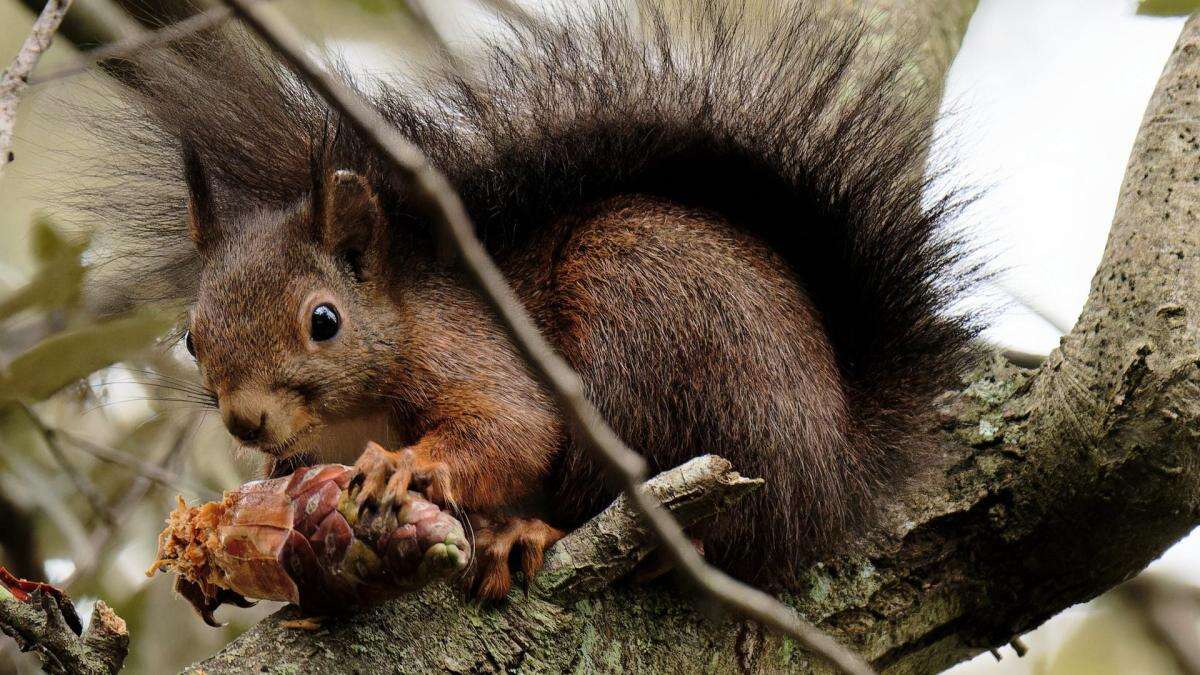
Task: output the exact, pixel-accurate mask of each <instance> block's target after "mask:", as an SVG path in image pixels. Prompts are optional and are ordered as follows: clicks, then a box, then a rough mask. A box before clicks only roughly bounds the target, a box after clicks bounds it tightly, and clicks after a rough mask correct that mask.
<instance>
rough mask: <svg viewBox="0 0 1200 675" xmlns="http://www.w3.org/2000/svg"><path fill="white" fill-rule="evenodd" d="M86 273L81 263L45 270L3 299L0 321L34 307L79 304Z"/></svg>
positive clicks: (44, 307)
mask: <svg viewBox="0 0 1200 675" xmlns="http://www.w3.org/2000/svg"><path fill="white" fill-rule="evenodd" d="M86 272H87V270H86V269H85V268H84V267H83V266H82V265H80V264H79V261H78V260H74V261H69V260H68V261H64V262H63V263H62V265H59V266H57V267H52V266H46V267H42V268H41V269H39V270H38V271H37V273H35V274H34V276H33V279H31V280H30V282H29V283H27V284H25V285H24V286H22V287H21V288H18V289H17V290H15V291H13V292H12V294H10V295H9V296H8V297H6V298H3V299H0V320H2V319H7V318H8V317H10V316H12V315H14V314H16V313H18V312H23V311H25V310H27V309H32V308H34V307H41V308H43V309H56V308H59V307H68V306H70V305H73V304H75V303H76V302H77V301H78V300H79V294H80V292H81V291H82V289H83V277H84V274H85V273H86Z"/></svg>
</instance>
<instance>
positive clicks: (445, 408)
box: [85, 0, 977, 599]
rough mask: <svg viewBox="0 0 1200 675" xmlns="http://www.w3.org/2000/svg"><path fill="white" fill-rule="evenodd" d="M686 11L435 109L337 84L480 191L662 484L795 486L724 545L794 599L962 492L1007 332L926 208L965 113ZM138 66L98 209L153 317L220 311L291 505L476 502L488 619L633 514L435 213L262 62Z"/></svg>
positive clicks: (400, 86)
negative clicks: (979, 311) (952, 432)
mask: <svg viewBox="0 0 1200 675" xmlns="http://www.w3.org/2000/svg"><path fill="white" fill-rule="evenodd" d="M684 4H685V5H687V7H686V8H685V9H684V10H679V9H678V8H674V5H672V7H673V8H672V9H667V8H666V7H665V6H662V7H660V6H658V5H657V4H656V3H653V2H648V1H647V2H639V3H637V7H636V12H634V13H633V15H631V14H630V13H628V12H626V11H625V10H624V9H623V6H621V5H620V4H619V3H615V2H613V3H608V4H604V3H602V4H601V7H600V8H598V9H593V10H586V11H585V10H568V11H564V12H563V13H562V14H561V15H560V16H557V17H555V18H554V19H553V20H549V19H547V20H545V21H541V22H538V23H536V24H531V25H517V26H513V27H512V28H513V30H512V31H511V35H506V36H505V38H504V39H502V40H497V41H496V43H495V44H492V45H490V46H489V47H487V49H486V50H484V52H483V56H482V57H481V58H480V59H478V63H473V65H472V66H471V67H470V68H469V69H468V70H465V71H464V70H462V69H459V70H455V69H450V68H446V69H444V72H443V71H435V72H431V73H428V74H426V75H425V76H423V77H422V78H419V80H418V79H417V78H410V79H411V80H412V81H410V80H401V79H389V78H386V77H370V78H368V77H363V76H359V77H357V78H355V77H353V76H351V75H350V73H349V69H348V68H346V67H345V66H339V65H338V64H337V63H332V64H331V68H333V69H334V70H335V71H337V72H340V73H341V74H342V75H343V76H345V77H346V78H347V79H349V80H351V81H352V82H353V84H354V86H355V87H356V88H357V89H358V90H359V91H361V92H363V94H364V95H365V96H368V97H369V99H370V101H371V102H372V104H373V105H374V106H375V107H376V108H377V109H378V110H379V111H380V112H381V113H382V114H383V115H384V116H385V117H386V118H387V119H388V120H389V122H391V123H392V124H394V125H395V127H396V128H397V129H398V130H399V131H400V132H401V133H403V134H404V135H405V136H407V137H408V138H410V139H412V140H413V141H414V142H415V143H416V144H417V145H418V146H419V147H420V148H421V149H422V150H423V151H424V152H425V154H426V155H427V156H428V157H429V158H430V160H431V161H432V162H433V163H434V164H436V165H437V167H438V168H439V169H440V170H441V171H442V172H444V173H445V174H446V175H447V177H448V178H449V180H450V182H451V184H452V185H453V186H454V187H455V188H456V189H457V191H458V192H459V194H460V196H461V198H462V200H463V202H464V204H465V206H466V208H467V211H468V213H469V214H470V216H471V217H472V219H473V221H474V223H475V225H476V227H477V231H478V234H479V236H480V238H481V240H482V241H483V242H484V244H485V246H486V247H487V249H488V250H489V252H490V253H491V254H492V255H493V257H494V258H495V260H496V261H497V263H498V265H499V266H500V268H501V269H502V270H503V272H504V274H505V276H506V278H507V280H508V281H509V283H510V284H511V285H512V286H513V288H514V290H515V291H516V294H517V296H518V297H519V299H520V300H521V301H522V302H523V303H524V305H525V306H526V308H527V309H528V310H529V312H530V313H531V315H532V316H533V318H534V319H535V321H536V323H537V325H538V327H539V328H540V329H541V330H542V331H543V333H544V334H545V336H546V337H547V339H548V340H549V341H550V342H551V343H552V344H553V346H554V347H555V348H556V349H557V350H558V351H559V353H560V354H561V355H562V357H563V358H564V359H565V360H566V361H567V362H568V363H569V364H570V365H571V366H572V367H573V368H574V369H575V370H576V371H577V372H578V373H579V375H580V377H581V378H582V381H583V383H584V386H585V393H586V395H587V396H588V398H589V399H590V400H591V401H592V402H593V403H594V404H595V405H596V406H597V408H598V409H599V411H600V412H601V413H602V414H603V416H604V418H605V419H606V420H607V421H608V423H609V424H610V425H611V426H612V428H613V429H614V430H615V432H616V433H617V434H618V435H619V436H620V437H621V438H622V439H623V440H624V441H625V442H626V443H627V444H629V446H630V447H632V448H634V449H636V450H637V451H639V452H640V453H642V454H643V455H644V456H645V457H646V459H647V461H648V463H649V465H650V468H651V470H653V471H659V470H665V469H668V468H670V467H672V466H676V465H678V464H680V463H682V462H684V461H686V460H687V459H689V458H691V457H695V456H698V455H702V454H707V453H715V454H719V455H722V456H724V457H726V458H727V459H729V460H730V461H731V462H732V464H733V466H734V467H735V468H736V469H737V470H739V471H740V472H742V473H743V474H746V475H750V476H760V477H763V478H765V479H766V485H765V486H764V488H763V489H762V490H761V491H759V492H758V493H757V494H755V495H753V496H751V497H749V498H748V499H747V500H746V501H745V502H744V503H741V504H739V506H738V507H737V508H736V509H734V510H733V511H731V512H729V513H726V514H723V515H720V516H717V517H715V518H713V519H712V520H711V522H708V523H704V524H703V525H702V526H700V527H699V528H698V529H697V530H696V536H697V537H698V538H699V539H700V540H701V542H702V544H703V547H704V551H705V555H706V556H707V557H708V558H709V559H710V560H711V561H712V562H713V563H714V564H716V565H718V566H720V567H721V568H723V569H725V570H728V571H730V572H731V573H733V574H735V575H737V576H739V577H741V578H743V579H746V580H748V581H752V582H755V583H759V584H762V585H766V586H772V585H787V584H790V583H794V582H795V581H796V579H797V577H798V574H799V573H800V571H801V570H803V569H804V565H805V564H806V563H810V562H812V561H814V560H816V559H817V558H818V557H819V556H823V555H828V554H830V553H831V552H833V551H837V550H841V549H840V548H839V547H846V546H852V542H853V540H854V539H855V538H856V537H857V536H858V535H860V534H862V533H863V532H864V531H866V530H868V529H869V528H870V527H871V526H872V524H874V523H875V522H876V521H877V520H878V514H879V513H880V505H881V504H882V503H885V502H886V501H887V500H888V499H890V498H894V496H895V495H897V494H899V493H900V492H901V491H902V490H904V489H905V486H906V485H908V484H909V483H911V482H912V478H913V477H914V476H915V475H917V473H918V472H919V471H921V470H922V469H923V468H924V467H927V466H930V463H931V461H932V459H931V458H933V457H935V454H936V444H935V440H934V439H935V435H934V433H933V431H932V428H933V426H934V425H935V424H936V416H935V405H934V403H935V399H936V397H937V396H938V395H939V394H941V393H942V392H944V391H945V390H947V389H948V388H949V387H950V386H951V385H952V384H953V380H954V378H955V377H956V376H957V374H958V373H959V372H961V370H962V369H963V368H964V366H965V365H966V364H967V363H968V362H969V359H970V354H971V348H970V344H971V341H972V339H973V337H974V335H975V334H976V331H977V326H976V325H975V321H974V320H973V319H971V318H970V317H966V316H962V315H959V314H955V313H954V311H953V310H952V308H953V303H954V302H955V300H956V298H958V297H960V294H961V292H962V291H963V289H965V288H966V287H968V286H969V284H970V283H971V282H970V277H971V275H972V269H971V266H970V265H969V264H967V263H966V262H964V261H965V260H966V259H967V250H966V248H965V247H964V245H963V244H962V241H961V239H960V238H959V237H957V236H956V235H955V234H954V233H953V232H952V231H951V229H950V228H949V223H950V222H951V221H952V218H953V216H954V215H955V214H956V212H957V208H958V201H957V199H956V197H955V196H954V195H953V194H951V195H950V196H947V197H944V198H941V199H933V198H927V196H926V195H927V192H928V190H927V188H928V186H929V184H928V179H927V178H925V177H924V176H926V175H928V174H927V173H926V172H925V171H924V170H923V169H924V168H925V167H924V164H925V157H926V155H927V150H928V137H929V133H928V118H929V115H928V114H927V113H928V111H929V110H930V109H931V108H930V106H932V105H935V104H936V101H931V100H926V98H924V97H922V96H921V95H919V94H914V93H912V91H911V90H910V89H908V88H906V86H905V82H904V77H905V74H904V73H905V71H904V68H903V61H902V59H901V58H900V55H899V53H898V52H897V53H891V52H887V53H884V54H883V55H882V56H881V55H880V54H878V53H875V52H870V53H868V51H866V48H865V47H864V37H863V30H862V28H861V27H854V26H847V25H845V24H841V23H833V22H830V21H827V20H824V19H822V18H821V17H820V16H819V15H818V14H817V13H815V12H813V11H809V10H804V9H798V8H795V7H790V6H789V7H787V8H781V9H771V10H766V13H767V14H769V16H766V17H764V16H758V15H756V16H755V17H754V18H753V20H752V19H751V18H749V17H748V16H747V14H746V11H745V9H744V8H742V7H741V6H740V5H739V4H738V3H736V2H726V1H725V0H694V1H693V2H691V3H684ZM675 12H683V15H682V18H681V16H677V15H675V14H674V13H675ZM871 48H872V49H875V46H872V47H871ZM121 69H122V78H121V80H122V83H123V86H122V87H121V96H122V99H121V100H122V101H123V102H122V103H121V104H120V107H119V112H120V114H119V115H116V116H114V117H113V118H111V121H112V124H107V125H106V124H99V123H98V124H97V125H96V126H95V127H94V128H95V129H97V130H98V131H99V132H103V134H104V135H105V137H106V138H109V139H110V140H111V142H112V144H113V145H112V147H113V154H112V155H111V157H112V158H113V162H112V166H113V168H112V169H111V170H110V173H109V174H108V175H109V176H110V177H112V178H114V179H115V180H112V181H110V182H109V183H107V184H106V185H105V187H103V188H99V189H93V190H92V191H91V192H89V193H88V199H87V200H85V201H86V202H87V205H88V207H89V208H91V209H92V212H93V214H94V215H95V217H96V218H99V219H102V221H105V222H111V223H114V227H112V228H111V229H110V234H111V237H110V239H109V241H110V245H111V250H112V251H113V252H114V258H115V259H116V260H115V263H116V264H117V268H118V269H120V270H121V275H123V276H122V278H124V279H130V278H132V279H135V280H136V283H132V284H126V292H127V294H128V296H129V297H130V298H131V299H133V300H139V301H140V300H147V299H152V298H157V297H160V296H162V297H172V298H182V299H185V300H186V301H188V302H189V303H190V307H191V309H190V311H189V312H188V316H187V319H186V340H185V341H186V344H187V348H188V350H189V351H190V352H191V353H192V354H193V355H194V357H195V359H196V361H197V363H198V364H199V368H200V372H201V374H202V377H203V381H204V385H205V386H206V388H207V389H208V390H209V391H210V392H211V395H212V400H213V404H214V405H215V406H216V407H217V408H218V409H219V410H220V414H221V417H222V419H223V420H224V422H225V424H226V426H227V427H228V429H229V431H230V433H231V434H232V435H233V436H234V437H236V438H237V439H238V441H239V442H240V443H241V444H242V445H244V446H246V447H249V448H254V449H257V450H260V451H262V452H263V453H264V454H265V455H267V456H268V458H269V461H268V472H269V473H276V474H278V473H285V472H287V471H290V470H292V469H294V468H295V467H297V466H303V465H304V464H306V463H310V462H323V461H339V462H345V463H354V464H356V465H357V466H358V468H359V469H360V477H361V480H362V482H363V490H362V492H361V499H362V503H361V505H360V506H361V507H362V508H364V509H369V508H386V507H387V506H388V505H389V503H390V501H391V500H393V499H394V498H395V497H396V496H397V495H398V494H401V493H402V491H403V490H405V489H407V487H408V486H409V485H414V486H416V487H419V488H420V489H423V490H425V491H426V492H427V493H428V494H429V495H430V497H431V499H434V500H436V501H439V502H440V503H452V504H455V505H457V506H458V507H459V508H461V509H462V510H463V512H464V513H466V514H470V516H471V517H472V523H474V524H475V526H476V528H475V533H474V536H475V538H476V541H475V545H476V559H477V571H476V572H475V574H474V575H473V577H472V578H471V579H470V581H469V583H470V590H471V592H472V593H473V594H474V595H476V596H477V597H480V598H485V599H495V598H503V597H504V596H505V595H506V594H507V593H508V591H509V589H510V586H511V584H512V581H513V577H514V575H515V574H517V573H518V572H519V573H521V574H522V575H523V576H524V578H525V580H526V582H527V583H528V580H529V578H530V577H531V576H532V575H533V574H535V573H536V570H537V569H538V568H539V566H540V562H541V557H542V554H543V552H544V550H545V549H546V548H547V547H548V546H549V545H550V544H552V543H553V542H554V541H556V540H557V539H558V538H560V537H561V536H563V532H565V531H569V530H570V529H571V528H573V527H575V526H577V525H579V524H580V523H582V522H584V521H585V520H586V519H587V518H589V517H590V516H592V515H595V514H596V513H597V512H599V510H601V509H602V508H604V507H605V506H606V505H608V504H609V503H610V502H611V500H612V499H613V498H614V497H615V496H616V494H617V488H615V487H614V486H613V485H611V484H610V483H608V482H607V481H606V480H605V475H604V473H603V471H602V469H601V468H600V466H599V464H598V463H597V461H596V460H594V459H593V458H592V457H591V456H589V454H588V453H587V452H586V451H585V450H583V449H582V448H581V446H580V444H579V443H577V442H576V440H575V437H574V434H573V432H572V430H571V429H570V428H568V427H567V426H565V425H564V422H563V420H562V418H561V416H560V414H559V411H558V410H557V408H556V406H555V404H554V402H553V400H552V398H551V396H550V395H549V394H548V393H547V391H546V390H545V389H544V388H543V387H542V386H541V385H540V384H539V382H538V381H537V380H536V379H535V378H534V376H533V375H532V374H531V373H530V371H529V369H528V368H527V367H526V365H525V364H524V362H523V361H522V359H521V357H520V356H519V354H518V352H517V349H516V348H515V346H514V345H513V344H512V343H511V341H510V340H509V338H508V337H507V336H506V334H505V332H504V331H503V330H502V328H501V327H500V326H499V324H498V323H497V321H496V319H495V318H494V316H493V315H492V314H491V312H490V311H489V310H488V308H487V307H486V306H485V304H484V302H483V301H482V300H481V298H480V297H478V295H477V293H476V292H475V291H474V290H473V288H472V286H471V285H470V284H469V283H468V282H467V280H466V278H465V276H464V274H463V273H462V272H461V271H460V270H459V269H458V267H457V265H456V263H455V261H454V260H452V259H447V257H446V256H445V255H444V253H443V251H442V248H441V246H440V243H439V240H438V237H437V235H436V233H435V231H434V228H433V226H432V224H431V223H429V222H427V220H426V219H425V218H423V217H422V216H421V214H422V213H423V211H422V210H421V209H420V208H419V206H420V205H419V204H416V203H415V200H416V197H415V196H414V195H413V192H412V190H411V189H410V187H409V186H408V185H407V184H406V183H405V181H404V180H403V179H402V178H401V177H400V176H398V175H397V173H396V172H395V171H393V169H392V168H391V167H390V166H389V164H388V162H387V161H385V160H384V159H383V158H382V157H379V156H377V155H376V154H375V153H374V152H373V151H371V150H370V149H369V148H368V146H367V145H366V143H365V142H364V141H363V140H362V139H361V138H359V137H358V135H357V134H356V133H355V132H354V131H353V129H351V128H350V127H349V126H348V125H347V124H346V122H345V121H344V120H343V119H341V118H340V117H339V115H338V113H337V112H336V111H335V110H334V109H332V108H331V107H329V106H328V105H327V104H326V103H325V102H323V101H322V100H321V98H320V97H319V96H318V95H316V94H315V93H314V92H313V91H312V90H310V89H309V88H308V87H307V86H306V85H305V84H304V83H303V82H302V80H301V79H300V78H298V77H296V76H294V75H293V74H292V73H290V72H289V71H288V70H287V68H286V67H285V66H284V65H282V64H281V63H280V62H278V60H277V59H275V58H274V57H272V56H271V55H270V54H269V52H267V51H266V50H265V49H264V48H262V47H261V46H257V45H256V44H255V43H253V41H252V40H250V39H249V38H248V37H246V36H245V35H244V34H240V33H236V32H233V31H229V30H225V31H219V32H213V31H210V32H206V33H203V34H200V35H198V36H193V37H190V38H187V39H185V40H183V41H180V42H178V43H176V44H175V45H174V46H173V47H172V49H171V50H170V51H168V52H166V53H162V52H160V53H156V54H154V55H152V56H144V57H132V58H130V59H129V60H128V61H127V62H125V63H123V64H122V65H121ZM852 73H853V75H852ZM864 73H865V75H864ZM122 261H123V262H122ZM514 568H515V569H514Z"/></svg>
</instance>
